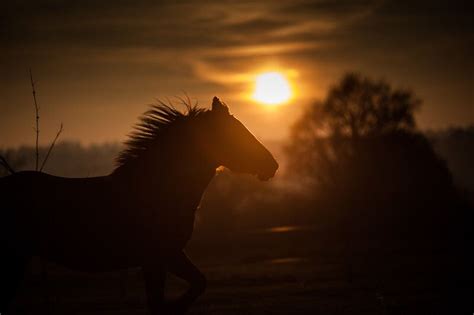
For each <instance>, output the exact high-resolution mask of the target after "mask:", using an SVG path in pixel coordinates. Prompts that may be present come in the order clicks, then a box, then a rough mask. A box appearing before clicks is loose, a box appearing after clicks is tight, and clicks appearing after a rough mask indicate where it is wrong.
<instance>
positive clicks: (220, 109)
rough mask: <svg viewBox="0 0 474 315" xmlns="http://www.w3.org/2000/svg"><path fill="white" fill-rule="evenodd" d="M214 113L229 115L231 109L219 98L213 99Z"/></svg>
mask: <svg viewBox="0 0 474 315" xmlns="http://www.w3.org/2000/svg"><path fill="white" fill-rule="evenodd" d="M212 111H213V112H216V113H225V114H229V107H227V105H226V104H225V103H224V102H222V101H221V100H220V99H219V98H218V97H217V96H214V98H213V99H212Z"/></svg>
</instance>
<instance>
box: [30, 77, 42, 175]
mask: <svg viewBox="0 0 474 315" xmlns="http://www.w3.org/2000/svg"><path fill="white" fill-rule="evenodd" d="M30 82H31V89H32V93H33V100H34V104H35V113H36V127H35V131H36V163H35V170H36V171H38V162H39V147H38V141H39V132H40V130H39V106H38V102H37V101H36V90H35V81H34V80H33V73H32V72H31V68H30Z"/></svg>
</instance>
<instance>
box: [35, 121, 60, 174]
mask: <svg viewBox="0 0 474 315" xmlns="http://www.w3.org/2000/svg"><path fill="white" fill-rule="evenodd" d="M62 132H63V124H62V123H61V126H60V127H59V130H58V132H57V133H56V137H54V140H53V142H52V143H51V145H50V146H49V150H48V153H46V156H45V157H44V160H43V163H42V164H41V168H40V170H39V171H40V172H42V171H43V168H44V166H45V165H46V162H47V161H48V158H49V155H50V153H51V151H52V150H53V148H54V145H55V144H56V141H57V140H58V138H59V136H60V135H61V133H62Z"/></svg>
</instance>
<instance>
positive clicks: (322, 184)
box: [286, 73, 452, 207]
mask: <svg viewBox="0 0 474 315" xmlns="http://www.w3.org/2000/svg"><path fill="white" fill-rule="evenodd" d="M420 106H421V101H420V99H418V98H417V97H416V96H415V95H414V94H413V93H412V92H411V91H409V90H404V89H393V88H392V87H391V86H390V85H389V84H388V83H386V82H385V81H383V80H379V81H375V80H372V79H370V78H368V77H364V76H362V75H360V74H354V73H349V74H347V75H345V76H344V77H343V78H342V80H341V81H340V82H339V83H338V84H337V85H336V86H334V87H332V88H331V89H330V90H329V92H328V94H327V96H326V97H325V98H324V99H323V100H322V101H316V102H314V103H313V104H311V106H310V107H308V108H307V110H306V111H305V112H304V113H303V115H302V116H301V117H300V119H299V120H298V121H297V122H296V123H295V125H294V126H293V128H292V130H291V142H290V144H289V145H288V146H287V150H286V151H287V154H288V157H289V169H290V171H291V172H292V173H293V174H296V175H297V176H298V178H300V179H301V178H305V179H307V180H308V181H309V187H310V188H311V191H312V192H319V193H320V194H321V195H322V196H326V197H327V198H332V199H334V200H339V201H341V202H344V201H345V202H346V203H347V204H349V205H350V206H351V207H353V206H354V205H355V204H357V202H359V204H361V205H362V206H363V207H367V206H368V204H369V203H370V202H372V203H376V204H384V205H395V204H396V203H401V202H405V203H406V201H407V200H410V202H419V203H422V202H423V201H424V200H426V199H428V198H430V196H431V195H432V193H433V192H434V191H437V192H438V191H443V192H448V191H449V192H450V191H451V186H452V184H451V179H450V173H449V171H448V169H447V167H446V166H445V164H444V162H443V161H441V160H440V159H439V158H438V157H437V156H436V154H435V152H434V151H433V149H432V147H431V145H430V143H429V141H427V139H426V138H425V137H424V136H423V135H422V134H421V133H419V132H418V131H417V129H416V122H415V118H414V113H415V111H416V110H417V109H418V108H419V107H420ZM306 183H307V182H306Z"/></svg>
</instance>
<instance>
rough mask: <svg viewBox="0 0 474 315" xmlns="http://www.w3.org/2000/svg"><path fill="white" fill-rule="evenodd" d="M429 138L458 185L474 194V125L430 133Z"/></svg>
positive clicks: (428, 133)
mask: <svg viewBox="0 0 474 315" xmlns="http://www.w3.org/2000/svg"><path fill="white" fill-rule="evenodd" d="M427 137H428V139H430V141H431V143H432V144H433V147H434V149H435V151H436V152H437V153H438V154H439V155H440V156H441V157H443V158H444V159H445V160H446V162H447V163H448V167H449V169H450V171H451V173H452V174H453V178H454V181H455V183H456V185H457V186H458V187H460V188H461V189H466V190H468V191H469V192H470V193H474V162H473V161H474V125H472V126H469V127H466V128H460V127H453V128H448V129H446V130H438V131H429V132H427Z"/></svg>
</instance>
